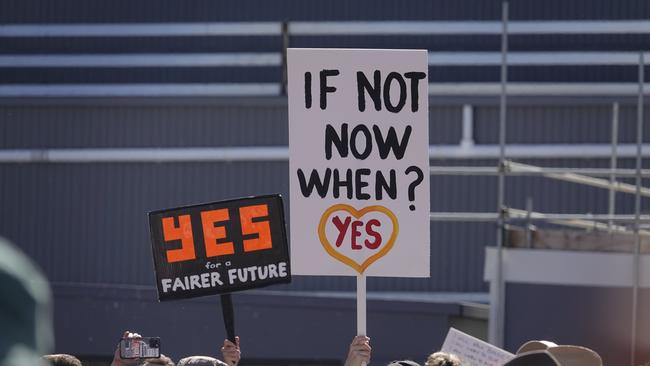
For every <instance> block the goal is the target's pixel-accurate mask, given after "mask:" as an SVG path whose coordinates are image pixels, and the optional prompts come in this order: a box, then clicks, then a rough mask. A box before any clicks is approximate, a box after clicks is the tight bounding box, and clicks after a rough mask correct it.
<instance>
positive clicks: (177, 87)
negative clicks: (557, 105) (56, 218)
mask: <svg viewBox="0 0 650 366" xmlns="http://www.w3.org/2000/svg"><path fill="white" fill-rule="evenodd" d="M281 90H282V88H281V84H280V83H182V84H181V83H179V84H173V83H160V84H158V83H155V84H18V85H10V84H4V85H0V97H119V96H123V97H131V96H143V97H159V96H259V95H264V96H271V95H274V96H279V95H280V92H281ZM644 91H645V94H646V95H648V94H650V84H646V86H645V88H644ZM637 92H638V85H637V84H635V83H519V82H511V83H508V95H510V96H620V97H624V96H636V95H637ZM499 93H500V84H499V83H431V84H429V95H431V96H471V97H474V96H479V97H480V96H497V95H499Z"/></svg>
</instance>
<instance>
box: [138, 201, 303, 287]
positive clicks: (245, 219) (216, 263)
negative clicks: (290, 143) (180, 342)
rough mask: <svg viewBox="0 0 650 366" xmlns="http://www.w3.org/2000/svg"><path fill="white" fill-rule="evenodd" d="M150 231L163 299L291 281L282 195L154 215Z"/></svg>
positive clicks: (193, 207)
mask: <svg viewBox="0 0 650 366" xmlns="http://www.w3.org/2000/svg"><path fill="white" fill-rule="evenodd" d="M149 228H150V231H151V247H152V250H153V259H154V266H155V270H156V285H157V287H158V298H159V299H160V300H172V299H180V298H190V297H197V296H206V295H214V294H224V293H230V292H234V291H242V290H248V289H252V288H259V287H264V286H268V285H273V284H277V283H288V282H291V270H290V267H289V266H290V264H289V248H288V246H287V238H286V230H285V224H284V212H283V207H282V198H281V197H280V196H279V195H271V196H259V197H249V198H242V199H235V200H228V201H222V202H214V203H207V204H201V205H194V206H185V207H179V208H173V209H168V210H161V211H154V212H150V213H149Z"/></svg>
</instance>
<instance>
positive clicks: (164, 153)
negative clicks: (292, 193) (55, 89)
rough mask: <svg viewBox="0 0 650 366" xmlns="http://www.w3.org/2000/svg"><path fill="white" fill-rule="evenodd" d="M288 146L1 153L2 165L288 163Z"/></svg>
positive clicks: (45, 150)
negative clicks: (277, 161)
mask: <svg viewBox="0 0 650 366" xmlns="http://www.w3.org/2000/svg"><path fill="white" fill-rule="evenodd" d="M288 155H289V149H288V148H286V147H283V146H282V147H281V146H278V147H250V146H247V147H222V148H218V147H217V148H102V149H92V148H91V149H33V150H27V149H25V150H0V163H180V162H233V161H276V160H279V161H285V160H287V159H288Z"/></svg>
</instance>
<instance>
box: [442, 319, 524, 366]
mask: <svg viewBox="0 0 650 366" xmlns="http://www.w3.org/2000/svg"><path fill="white" fill-rule="evenodd" d="M441 351H443V352H447V353H453V354H454V355H456V356H458V358H460V360H461V361H462V362H463V365H465V366H501V365H503V364H504V363H506V362H508V361H510V360H511V359H512V358H513V357H515V355H513V354H512V353H510V352H507V351H504V350H502V349H501V348H499V347H496V346H493V345H491V344H489V343H487V342H484V341H482V340H480V339H478V338H474V337H472V336H471V335H469V334H465V333H463V332H461V331H459V330H458V329H454V328H449V332H448V333H447V338H445V343H443V345H442V349H441Z"/></svg>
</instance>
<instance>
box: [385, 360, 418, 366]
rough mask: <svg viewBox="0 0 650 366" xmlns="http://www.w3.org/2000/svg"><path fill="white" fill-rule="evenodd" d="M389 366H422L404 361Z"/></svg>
mask: <svg viewBox="0 0 650 366" xmlns="http://www.w3.org/2000/svg"><path fill="white" fill-rule="evenodd" d="M388 366H420V364H419V363H417V362H415V361H409V360H403V361H393V362H391V363H389V364H388Z"/></svg>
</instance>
